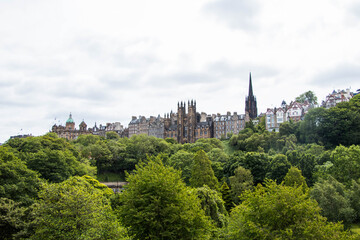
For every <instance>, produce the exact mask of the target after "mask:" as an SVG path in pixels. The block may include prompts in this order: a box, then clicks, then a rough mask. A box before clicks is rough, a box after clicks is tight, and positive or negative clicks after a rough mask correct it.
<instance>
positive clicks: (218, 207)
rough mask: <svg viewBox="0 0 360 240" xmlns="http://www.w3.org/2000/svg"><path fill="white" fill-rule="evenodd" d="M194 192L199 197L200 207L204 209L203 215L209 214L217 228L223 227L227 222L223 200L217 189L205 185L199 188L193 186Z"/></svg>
mask: <svg viewBox="0 0 360 240" xmlns="http://www.w3.org/2000/svg"><path fill="white" fill-rule="evenodd" d="M195 193H196V195H197V196H198V197H199V199H200V203H201V208H202V209H203V210H204V212H205V215H206V216H209V217H210V218H211V220H212V221H213V223H214V225H216V226H217V227H218V228H222V227H225V226H226V223H227V219H226V217H227V211H226V209H225V206H224V201H223V199H222V198H221V197H220V196H219V194H218V193H217V191H215V190H212V189H210V188H209V187H208V186H206V185H205V186H203V187H200V188H195Z"/></svg>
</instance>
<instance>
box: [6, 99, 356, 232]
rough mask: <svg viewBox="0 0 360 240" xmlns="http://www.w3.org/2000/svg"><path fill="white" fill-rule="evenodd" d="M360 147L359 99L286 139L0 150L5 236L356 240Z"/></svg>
mask: <svg viewBox="0 0 360 240" xmlns="http://www.w3.org/2000/svg"><path fill="white" fill-rule="evenodd" d="M299 98H301V99H302V100H303V101H312V103H315V102H316V98H315V97H314V96H313V95H311V94H310V93H309V94H304V95H301V96H299ZM301 99H300V100H301ZM359 144H360V95H357V96H356V97H354V98H353V99H352V100H351V101H350V102H348V103H342V104H339V105H338V106H337V107H334V108H331V109H324V108H314V109H312V110H310V111H309V112H308V113H307V115H305V119H304V120H303V121H300V122H297V123H294V122H286V123H284V124H282V125H281V126H280V131H279V132H268V131H267V130H265V121H264V118H262V119H260V120H259V123H258V124H257V125H254V123H253V122H248V123H247V124H246V128H245V129H244V130H242V131H241V132H239V134H230V135H229V138H228V139H223V140H218V139H200V140H198V141H196V142H195V143H186V144H178V143H176V142H175V141H174V140H173V139H157V138H154V137H149V136H145V135H136V136H133V137H131V138H129V139H128V138H119V137H118V136H117V135H116V133H111V132H109V133H107V134H106V137H105V138H103V137H99V136H95V135H82V136H79V137H78V138H77V139H76V140H75V141H67V140H65V139H61V138H58V136H57V135H56V134H54V133H48V134H46V135H44V136H41V137H29V138H25V139H10V140H9V141H7V142H6V143H5V144H4V145H3V146H0V213H1V215H0V230H1V233H2V234H1V236H2V238H3V239H21V238H22V239H351V238H356V236H355V233H353V235H351V233H350V232H347V231H344V230H343V227H345V228H346V229H347V228H349V227H350V226H352V224H359V223H360V170H359V169H360V157H359V156H360V146H359ZM125 175H126V176H127V177H126V178H124V176H125ZM114 176H115V181H127V182H128V185H127V186H126V187H125V189H123V190H122V192H120V193H114V192H113V191H112V190H111V189H109V188H107V187H106V186H105V185H103V184H101V183H99V182H98V181H97V180H96V178H98V179H100V178H102V179H105V180H106V179H108V178H110V177H112V178H114ZM325 217H326V218H325Z"/></svg>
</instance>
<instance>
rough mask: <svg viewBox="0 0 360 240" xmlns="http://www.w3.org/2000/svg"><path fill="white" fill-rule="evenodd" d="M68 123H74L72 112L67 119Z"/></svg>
mask: <svg viewBox="0 0 360 240" xmlns="http://www.w3.org/2000/svg"><path fill="white" fill-rule="evenodd" d="M66 123H74V120H73V119H72V116H71V113H70V116H69V119H68V120H67V121H66Z"/></svg>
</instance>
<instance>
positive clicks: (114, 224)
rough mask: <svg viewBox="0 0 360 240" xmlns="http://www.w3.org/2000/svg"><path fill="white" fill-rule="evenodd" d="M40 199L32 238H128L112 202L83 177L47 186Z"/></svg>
mask: <svg viewBox="0 0 360 240" xmlns="http://www.w3.org/2000/svg"><path fill="white" fill-rule="evenodd" d="M39 198H40V200H39V201H38V203H37V205H38V207H37V208H36V216H37V218H36V223H37V224H36V227H35V234H34V235H33V236H32V237H31V239H126V231H125V229H124V228H122V227H121V226H120V224H119V223H118V221H117V219H116V217H115V215H113V213H112V210H111V207H110V204H109V200H107V199H106V198H105V196H104V194H103V192H102V191H101V190H99V189H96V188H94V187H93V186H92V185H91V184H90V183H89V182H88V181H87V180H86V179H84V178H82V177H72V178H69V179H68V180H66V181H64V182H62V183H55V184H48V185H45V186H44V189H43V190H42V191H40V193H39Z"/></svg>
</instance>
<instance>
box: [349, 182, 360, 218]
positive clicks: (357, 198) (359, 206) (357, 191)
mask: <svg viewBox="0 0 360 240" xmlns="http://www.w3.org/2000/svg"><path fill="white" fill-rule="evenodd" d="M348 196H349V200H350V204H351V208H352V209H354V211H355V215H356V219H355V220H354V222H359V220H360V180H357V181H355V180H352V184H351V187H350V189H349V193H348Z"/></svg>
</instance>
